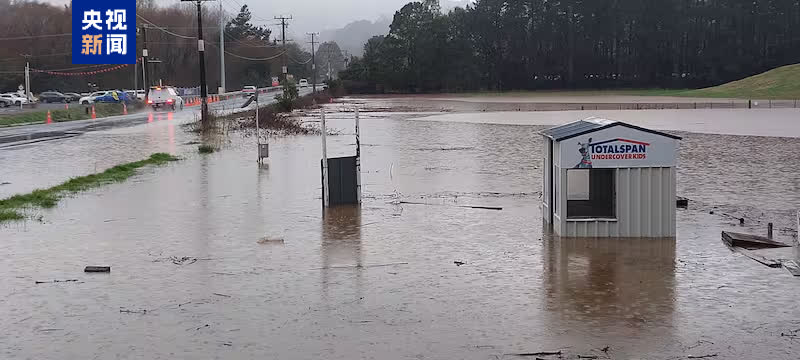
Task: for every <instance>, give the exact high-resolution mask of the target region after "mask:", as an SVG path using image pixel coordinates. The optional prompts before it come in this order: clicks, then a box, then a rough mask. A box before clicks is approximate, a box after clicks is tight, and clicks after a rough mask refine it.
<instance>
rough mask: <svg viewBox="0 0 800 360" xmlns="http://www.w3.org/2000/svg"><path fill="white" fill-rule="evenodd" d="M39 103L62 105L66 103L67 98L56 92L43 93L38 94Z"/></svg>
mask: <svg viewBox="0 0 800 360" xmlns="http://www.w3.org/2000/svg"><path fill="white" fill-rule="evenodd" d="M39 101H41V102H42V103H63V102H66V101H67V97H66V96H64V94H62V93H60V92H57V91H45V92H43V93H41V94H39Z"/></svg>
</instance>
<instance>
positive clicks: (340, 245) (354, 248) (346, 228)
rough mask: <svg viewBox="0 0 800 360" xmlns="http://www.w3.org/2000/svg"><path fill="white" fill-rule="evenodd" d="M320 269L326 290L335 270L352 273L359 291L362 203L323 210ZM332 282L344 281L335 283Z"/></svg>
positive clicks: (326, 290) (354, 284)
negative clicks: (360, 205) (360, 204)
mask: <svg viewBox="0 0 800 360" xmlns="http://www.w3.org/2000/svg"><path fill="white" fill-rule="evenodd" d="M323 212H324V214H323V217H322V220H321V223H322V246H321V248H320V252H321V253H322V254H321V255H322V261H321V268H322V269H321V273H322V287H323V291H324V292H325V293H326V294H327V292H328V288H329V285H331V283H332V282H333V280H332V279H334V278H336V273H337V272H343V273H345V274H347V275H343V276H348V277H349V276H354V279H353V280H354V282H355V283H353V284H346V285H348V286H352V287H353V290H356V291H357V292H359V293H360V289H361V269H360V268H361V267H362V266H364V263H363V262H362V254H361V207H359V206H337V207H333V208H328V209H324V210H323ZM334 285H344V284H340V283H335V284H334Z"/></svg>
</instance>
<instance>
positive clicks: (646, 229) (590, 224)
mask: <svg viewBox="0 0 800 360" xmlns="http://www.w3.org/2000/svg"><path fill="white" fill-rule="evenodd" d="M560 173H561V176H560V179H559V182H560V187H561V188H562V189H564V188H565V187H566V185H567V184H566V170H561V171H560ZM616 179H617V183H616V188H617V196H616V198H617V220H616V221H613V220H602V219H600V220H596V219H592V220H566V219H558V220H557V221H556V224H554V230H555V231H556V233H557V234H558V235H560V236H567V237H576V236H579V237H673V236H675V185H676V179H675V168H668V167H656V168H621V169H617V170H616ZM566 205H567V204H566V197H563V198H562V199H561V202H560V203H559V208H562V209H564V208H566ZM559 220H560V221H559ZM559 222H560V223H559Z"/></svg>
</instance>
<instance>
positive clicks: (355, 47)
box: [320, 0, 472, 56]
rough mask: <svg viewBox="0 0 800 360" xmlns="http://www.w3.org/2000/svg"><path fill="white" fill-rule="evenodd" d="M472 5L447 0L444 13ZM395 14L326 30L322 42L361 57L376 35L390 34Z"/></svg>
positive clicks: (466, 0)
mask: <svg viewBox="0 0 800 360" xmlns="http://www.w3.org/2000/svg"><path fill="white" fill-rule="evenodd" d="M470 3H472V1H471V0H445V1H442V2H441V6H442V12H444V13H447V12H450V10H453V9H455V8H456V7H461V8H465V7H466V6H467V5H469V4H470ZM393 16H394V13H392V14H387V15H386V16H382V17H381V18H380V19H378V20H376V21H369V20H358V21H353V22H351V23H349V24H347V25H345V26H344V27H343V28H341V29H334V30H326V31H323V32H322V33H321V34H320V39H321V40H322V41H335V42H336V43H337V44H338V45H339V48H341V49H342V51H347V52H348V53H350V55H355V56H361V55H363V53H364V44H366V43H367V40H369V38H371V37H373V36H375V35H386V34H388V33H389V25H391V24H392V17H393Z"/></svg>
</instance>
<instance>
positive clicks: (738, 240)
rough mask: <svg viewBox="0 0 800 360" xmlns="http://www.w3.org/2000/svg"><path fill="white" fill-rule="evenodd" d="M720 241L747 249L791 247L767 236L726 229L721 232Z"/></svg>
mask: <svg viewBox="0 0 800 360" xmlns="http://www.w3.org/2000/svg"><path fill="white" fill-rule="evenodd" d="M722 241H724V242H725V243H726V244H728V245H730V246H732V247H740V248H744V249H749V250H753V249H765V248H779V247H791V245H787V244H784V243H782V242H777V241H775V240H770V239H769V238H766V237H764V236H759V235H750V234H740V233H735V232H728V231H723V232H722Z"/></svg>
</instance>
